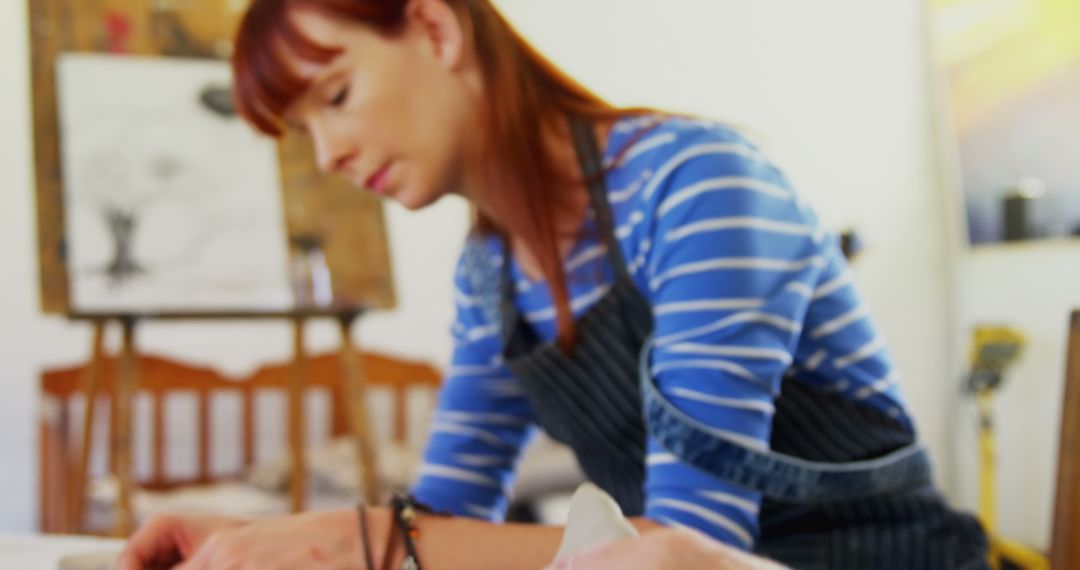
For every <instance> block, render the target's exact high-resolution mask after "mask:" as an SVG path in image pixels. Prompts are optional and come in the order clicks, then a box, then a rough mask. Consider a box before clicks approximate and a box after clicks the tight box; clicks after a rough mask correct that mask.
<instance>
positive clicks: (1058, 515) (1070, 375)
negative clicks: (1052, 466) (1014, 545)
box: [1050, 310, 1080, 570]
mask: <svg viewBox="0 0 1080 570" xmlns="http://www.w3.org/2000/svg"><path fill="white" fill-rule="evenodd" d="M1067 351H1068V358H1067V361H1066V369H1065V393H1064V397H1063V398H1062V412H1061V440H1060V441H1061V443H1060V448H1059V451H1058V475H1057V494H1056V495H1055V497H1056V499H1055V502H1054V527H1053V529H1054V530H1053V537H1052V539H1051V547H1050V564H1051V567H1052V568H1054V569H1055V570H1057V569H1060V570H1066V569H1071V568H1080V310H1078V311H1074V312H1073V314H1072V317H1071V318H1070V320H1069V342H1068V345H1067Z"/></svg>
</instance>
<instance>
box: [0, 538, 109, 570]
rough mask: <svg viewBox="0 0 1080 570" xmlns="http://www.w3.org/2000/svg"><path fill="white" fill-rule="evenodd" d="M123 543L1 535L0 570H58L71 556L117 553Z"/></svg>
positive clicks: (107, 540) (91, 539)
mask: <svg viewBox="0 0 1080 570" xmlns="http://www.w3.org/2000/svg"><path fill="white" fill-rule="evenodd" d="M123 547H124V541H122V540H112V539H104V538H89V537H83V536H63V535H54V534H50V535H44V534H3V533H0V568H3V569H5V570H7V569H9V568H10V569H11V570H56V569H57V568H58V565H59V563H60V559H61V558H63V557H64V556H67V555H69V554H84V553H89V552H115V551H118V550H120V549H121V548H123Z"/></svg>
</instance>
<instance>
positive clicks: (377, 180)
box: [364, 162, 393, 194]
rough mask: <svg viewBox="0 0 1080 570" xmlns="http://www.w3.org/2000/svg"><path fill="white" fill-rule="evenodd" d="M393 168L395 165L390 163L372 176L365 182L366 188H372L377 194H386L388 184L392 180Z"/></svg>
mask: <svg viewBox="0 0 1080 570" xmlns="http://www.w3.org/2000/svg"><path fill="white" fill-rule="evenodd" d="M391 166H393V163H389V162H388V163H386V165H385V166H383V167H382V168H380V169H379V170H377V171H375V174H372V175H371V177H370V178H368V179H367V180H366V181H365V182H364V186H366V187H367V188H370V189H371V190H372V191H373V192H375V193H376V194H383V193H385V192H386V184H387V182H389V180H390V167H391Z"/></svg>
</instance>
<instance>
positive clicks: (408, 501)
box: [390, 495, 422, 570]
mask: <svg viewBox="0 0 1080 570" xmlns="http://www.w3.org/2000/svg"><path fill="white" fill-rule="evenodd" d="M390 504H391V505H392V506H393V508H394V520H395V521H397V527H398V529H399V530H400V531H401V539H402V541H403V542H404V543H405V559H404V560H403V561H402V562H401V570H422V567H421V566H420V556H419V555H418V554H417V553H416V541H417V540H419V538H420V529H419V528H417V526H416V512H417V510H418V507H417V504H416V502H415V501H413V499H412V497H407V496H404V495H394V498H393V499H392V500H391V502H390Z"/></svg>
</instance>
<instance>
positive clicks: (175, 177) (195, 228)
mask: <svg viewBox="0 0 1080 570" xmlns="http://www.w3.org/2000/svg"><path fill="white" fill-rule="evenodd" d="M57 76H58V77H57V81H58V104H59V114H60V126H61V130H60V134H61V136H60V138H61V150H62V155H63V156H62V165H63V180H64V200H65V210H66V216H67V218H66V226H67V232H66V244H67V257H68V266H69V268H70V279H71V293H72V306H73V308H74V309H76V310H80V311H91V310H92V311H111V310H212V309H282V308H287V307H289V306H291V305H292V296H291V293H290V289H289V280H288V265H287V264H288V252H287V244H286V236H285V227H284V225H285V224H284V217H283V212H282V204H281V182H280V173H279V165H278V158H277V150H276V146H275V145H274V143H273V141H270V140H268V139H264V138H260V137H258V136H257V135H256V134H255V133H254V132H253V131H252V130H251V129H250V128H249V127H248V126H247V125H245V124H244V123H243V121H242V120H240V119H239V118H238V117H236V116H235V115H234V114H233V110H232V108H231V104H230V98H229V97H228V88H229V85H230V71H229V68H228V66H227V64H225V63H223V62H216V61H208V60H184V59H175V58H169V59H165V58H142V57H129V56H111V55H90V54H66V55H63V56H61V58H60V59H59V61H58V62H57Z"/></svg>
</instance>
